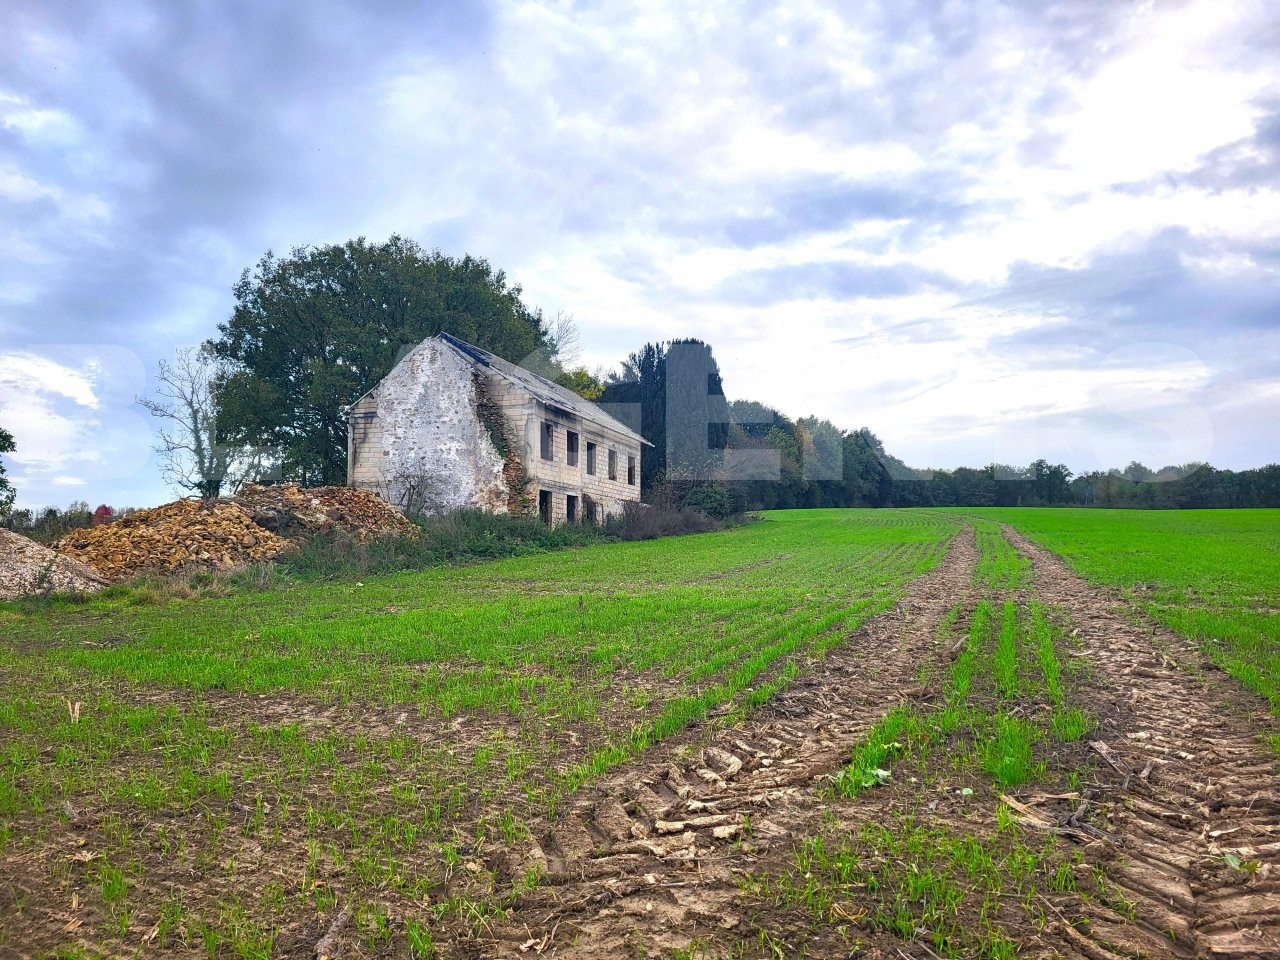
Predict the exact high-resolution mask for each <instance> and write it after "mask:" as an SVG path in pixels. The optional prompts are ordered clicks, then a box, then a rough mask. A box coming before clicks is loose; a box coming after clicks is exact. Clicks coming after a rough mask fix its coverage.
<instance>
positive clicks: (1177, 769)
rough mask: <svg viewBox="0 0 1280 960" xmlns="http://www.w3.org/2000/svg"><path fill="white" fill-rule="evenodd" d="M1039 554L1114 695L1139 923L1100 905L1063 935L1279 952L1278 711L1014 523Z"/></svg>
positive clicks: (1126, 841) (1121, 800) (1117, 817)
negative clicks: (1272, 734)
mask: <svg viewBox="0 0 1280 960" xmlns="http://www.w3.org/2000/svg"><path fill="white" fill-rule="evenodd" d="M1005 535H1006V536H1007V537H1008V538H1009V540H1010V541H1011V542H1012V543H1013V544H1014V545H1015V546H1016V547H1017V548H1018V549H1019V550H1020V551H1021V552H1022V553H1023V554H1024V555H1025V556H1027V557H1029V558H1030V559H1031V561H1032V569H1033V585H1032V589H1033V591H1034V593H1035V594H1036V595H1037V597H1038V599H1040V600H1042V601H1044V602H1047V603H1050V604H1052V605H1054V606H1056V607H1058V608H1059V609H1061V610H1063V611H1065V612H1066V613H1067V614H1068V615H1069V616H1070V618H1071V619H1072V620H1073V622H1074V624H1075V626H1076V628H1077V629H1078V631H1079V635H1078V641H1079V643H1080V646H1081V653H1082V654H1083V656H1084V659H1085V660H1086V661H1087V662H1088V664H1089V665H1090V666H1091V668H1092V670H1093V671H1094V673H1095V680H1096V681H1098V682H1099V683H1101V684H1103V685H1104V686H1105V687H1107V688H1109V690H1110V692H1111V702H1110V703H1107V704H1098V705H1097V711H1098V713H1099V714H1101V716H1102V723H1103V726H1102V728H1101V730H1100V731H1098V732H1096V733H1095V736H1096V737H1097V739H1096V740H1094V742H1093V747H1094V750H1095V751H1096V752H1097V753H1098V755H1099V756H1100V757H1101V758H1102V761H1103V763H1101V764H1100V769H1101V771H1102V772H1101V773H1100V774H1099V776H1101V777H1102V778H1103V779H1104V780H1105V781H1106V788H1107V795H1106V796H1105V797H1104V798H1103V800H1104V803H1105V804H1107V806H1108V808H1109V809H1108V818H1109V822H1108V823H1107V824H1106V829H1107V831H1108V832H1109V833H1110V834H1111V835H1112V836H1114V837H1116V838H1117V839H1118V840H1119V845H1120V846H1119V851H1120V855H1119V856H1118V857H1116V858H1115V859H1113V860H1111V861H1108V862H1106V863H1104V864H1103V866H1104V869H1105V870H1106V872H1107V875H1108V880H1109V881H1110V882H1111V883H1112V884H1114V885H1115V886H1117V887H1118V888H1120V889H1121V890H1122V891H1123V897H1124V898H1125V899H1126V900H1129V901H1131V902H1132V903H1133V912H1132V914H1133V915H1132V918H1131V919H1130V918H1126V917H1123V916H1120V915H1118V914H1114V913H1112V912H1111V911H1109V910H1107V909H1105V908H1102V907H1098V908H1097V909H1095V910H1094V911H1092V915H1091V916H1090V917H1089V930H1088V931H1087V936H1086V935H1085V934H1086V932H1085V931H1081V930H1069V931H1065V932H1064V945H1066V946H1067V947H1069V948H1070V949H1071V952H1072V953H1078V954H1080V955H1083V956H1089V957H1094V958H1110V957H1115V956H1122V955H1144V956H1149V957H1197V958H1198V957H1205V958H1239V960H1253V958H1258V960H1261V958H1264V957H1271V958H1274V957H1280V777H1277V771H1276V766H1277V765H1276V758H1275V755H1274V753H1273V752H1272V751H1271V750H1270V749H1269V748H1268V747H1267V746H1266V745H1265V744H1264V743H1262V742H1261V741H1260V737H1259V734H1260V732H1261V731H1263V730H1266V729H1268V728H1274V718H1272V717H1271V716H1270V715H1269V714H1268V713H1267V711H1266V709H1265V704H1264V703H1263V702H1262V701H1261V700H1260V699H1258V698H1254V697H1252V696H1251V695H1249V694H1247V693H1245V692H1244V691H1242V690H1241V689H1240V688H1239V687H1238V686H1237V685H1236V684H1235V683H1234V682H1233V681H1231V680H1230V679H1229V678H1228V677H1226V676H1225V675H1224V674H1222V673H1221V672H1218V671H1216V670H1215V669H1213V668H1211V665H1208V664H1207V661H1206V660H1205V659H1204V657H1203V656H1202V655H1201V653H1200V651H1199V650H1198V649H1197V647H1196V645H1195V643H1194V642H1192V641H1190V640H1187V639H1185V638H1183V637H1180V636H1178V635H1177V634H1174V633H1173V632H1171V631H1169V630H1166V629H1164V628H1162V627H1153V626H1151V625H1147V624H1140V623H1135V622H1134V621H1133V620H1132V619H1131V618H1127V617H1126V615H1125V614H1126V612H1128V613H1129V614H1130V616H1131V613H1132V611H1131V609H1128V608H1126V606H1125V605H1123V604H1121V603H1119V602H1118V601H1117V600H1116V599H1115V598H1114V597H1112V596H1110V595H1108V594H1107V593H1106V592H1105V591H1103V590H1100V589H1098V588H1096V587H1093V586H1091V585H1089V584H1088V583H1086V582H1085V581H1084V580H1082V579H1081V578H1080V577H1078V576H1077V575H1076V574H1074V573H1073V572H1072V571H1071V570H1070V569H1069V568H1068V567H1067V566H1066V564H1065V563H1064V562H1063V561H1062V560H1060V559H1059V558H1057V557H1056V556H1054V555H1053V554H1051V553H1049V552H1048V551H1046V550H1043V549H1041V548H1040V547H1037V546H1036V545H1034V544H1032V543H1030V542H1029V541H1027V540H1026V539H1025V538H1024V537H1022V536H1020V535H1019V534H1017V533H1016V532H1014V531H1013V530H1011V529H1009V528H1005Z"/></svg>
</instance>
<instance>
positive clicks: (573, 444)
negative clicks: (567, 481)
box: [564, 430, 578, 467]
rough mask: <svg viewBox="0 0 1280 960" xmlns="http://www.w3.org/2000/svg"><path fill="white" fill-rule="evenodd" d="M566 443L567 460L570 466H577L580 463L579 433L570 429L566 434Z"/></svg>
mask: <svg viewBox="0 0 1280 960" xmlns="http://www.w3.org/2000/svg"><path fill="white" fill-rule="evenodd" d="M564 444H565V460H566V461H567V462H568V464H569V466H571V467H576V466H577V465H578V435H577V434H576V433H574V432H573V431H572V430H570V431H569V432H568V433H566V434H565V435H564Z"/></svg>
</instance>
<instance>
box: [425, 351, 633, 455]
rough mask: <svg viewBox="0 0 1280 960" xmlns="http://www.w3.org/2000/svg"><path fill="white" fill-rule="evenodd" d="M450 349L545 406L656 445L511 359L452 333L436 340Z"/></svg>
mask: <svg viewBox="0 0 1280 960" xmlns="http://www.w3.org/2000/svg"><path fill="white" fill-rule="evenodd" d="M436 339H437V340H442V341H443V342H445V343H447V344H448V345H449V346H451V347H453V348H454V349H455V350H457V351H458V352H459V353H461V354H463V355H464V356H466V357H468V358H469V359H470V360H471V361H472V362H473V363H478V364H480V365H481V366H485V367H488V368H489V369H491V370H493V371H494V372H495V373H497V374H498V375H499V376H500V377H503V378H504V379H506V380H509V381H510V382H512V383H514V384H515V385H516V386H518V387H520V389H522V390H524V391H525V392H527V393H529V394H530V395H531V396H533V397H534V398H536V399H538V400H541V401H542V402H543V403H545V404H547V405H548V406H552V407H559V408H560V409H561V410H564V411H566V412H568V413H571V414H574V415H576V416H579V417H581V418H582V419H584V420H594V421H596V422H597V423H601V424H603V425H604V426H606V427H609V428H610V429H613V430H616V431H618V432H619V433H621V434H624V435H626V436H628V437H632V438H634V439H635V440H637V441H639V442H640V443H643V444H645V445H646V446H650V447H651V446H653V444H651V443H649V441H648V440H646V439H645V438H644V437H642V436H640V434H638V433H636V432H635V431H634V430H632V429H631V428H630V427H628V426H627V425H626V424H625V423H622V422H621V421H620V420H617V419H615V418H614V417H611V416H609V414H607V413H605V412H604V411H603V410H602V409H600V407H598V406H597V405H596V404H594V403H592V402H591V401H590V400H587V399H585V398H583V397H580V396H578V394H576V393H574V392H573V391H572V390H570V389H569V388H568V387H563V386H561V385H560V384H558V383H556V382H555V381H553V380H548V379H547V378H546V377H544V376H541V375H539V374H536V373H534V372H533V371H532V370H526V369H525V368H524V367H521V366H517V365H516V364H514V363H512V362H511V361H509V360H503V359H502V358H501V357H499V356H496V355H494V354H492V353H490V352H489V351H488V350H481V349H480V348H479V347H477V346H475V345H474V344H470V343H467V342H466V341H465V340H459V339H458V338H457V337H455V336H453V334H450V333H441V334H439V335H438V336H437V337H436Z"/></svg>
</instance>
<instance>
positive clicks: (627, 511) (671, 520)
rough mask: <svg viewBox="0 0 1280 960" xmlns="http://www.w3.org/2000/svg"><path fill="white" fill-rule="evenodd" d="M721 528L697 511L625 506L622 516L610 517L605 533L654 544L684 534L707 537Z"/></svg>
mask: <svg viewBox="0 0 1280 960" xmlns="http://www.w3.org/2000/svg"><path fill="white" fill-rule="evenodd" d="M724 526H725V524H724V523H722V522H720V521H718V520H716V519H715V518H714V517H709V516H707V515H706V514H705V513H702V512H700V511H698V510H689V509H678V510H677V509H673V508H671V507H658V506H648V505H646V504H642V503H634V502H628V503H624V504H623V505H622V515H621V516H616V517H613V518H612V519H611V520H610V521H609V523H608V524H607V525H606V526H605V529H606V530H607V531H609V532H610V533H612V534H613V535H614V536H616V537H617V538H618V539H619V540H656V539H657V538H658V537H672V536H680V535H682V534H686V533H709V532H710V531H712V530H722V529H724Z"/></svg>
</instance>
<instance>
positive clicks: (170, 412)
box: [138, 347, 273, 499]
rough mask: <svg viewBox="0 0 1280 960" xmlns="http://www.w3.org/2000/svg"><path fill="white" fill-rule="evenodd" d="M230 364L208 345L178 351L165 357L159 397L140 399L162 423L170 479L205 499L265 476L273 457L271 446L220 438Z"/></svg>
mask: <svg viewBox="0 0 1280 960" xmlns="http://www.w3.org/2000/svg"><path fill="white" fill-rule="evenodd" d="M225 366H226V365H225V362H224V361H222V360H220V359H219V358H218V357H217V356H216V355H215V354H214V353H213V352H212V351H211V350H209V349H207V348H205V347H189V348H187V349H184V350H179V351H177V353H176V354H175V355H174V360H173V362H172V363H169V362H167V361H164V360H161V361H160V369H159V376H158V380H159V384H158V386H157V387H156V399H148V398H145V397H139V398H138V403H139V405H141V406H142V407H143V408H144V409H146V410H147V412H148V413H150V414H151V415H152V416H153V417H155V418H156V419H157V420H159V421H160V423H161V426H160V428H159V430H158V431H157V442H156V446H155V451H156V455H157V456H159V458H160V468H161V474H162V476H163V477H164V480H165V482H166V483H169V484H171V485H173V486H175V487H177V488H178V489H180V490H184V491H186V492H188V493H194V494H197V495H199V496H201V497H204V498H205V499H212V498H213V497H216V496H218V495H219V494H220V493H222V491H223V490H224V489H235V488H237V487H239V486H240V484H241V483H243V482H245V481H246V480H256V479H261V478H262V476H263V475H264V474H265V473H267V472H269V470H270V468H271V466H272V461H273V458H272V457H271V456H270V455H269V453H268V452H267V451H264V450H261V449H258V448H252V447H236V446H228V445H226V444H223V443H220V442H219V441H218V435H217V394H216V392H217V387H218V383H219V382H220V380H221V378H222V376H223V375H224V374H225V373H226V369H225Z"/></svg>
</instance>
